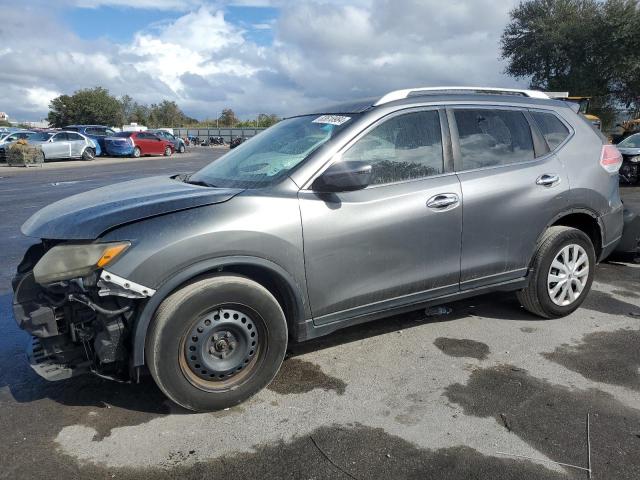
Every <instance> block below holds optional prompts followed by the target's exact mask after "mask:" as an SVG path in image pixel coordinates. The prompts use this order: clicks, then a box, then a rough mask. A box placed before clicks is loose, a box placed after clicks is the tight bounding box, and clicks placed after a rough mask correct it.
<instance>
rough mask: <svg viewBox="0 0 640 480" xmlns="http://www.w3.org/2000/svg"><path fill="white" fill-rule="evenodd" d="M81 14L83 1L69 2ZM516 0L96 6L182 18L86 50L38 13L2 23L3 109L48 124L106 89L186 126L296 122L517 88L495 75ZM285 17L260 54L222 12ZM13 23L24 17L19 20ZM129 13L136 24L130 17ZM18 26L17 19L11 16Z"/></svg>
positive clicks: (114, 0)
mask: <svg viewBox="0 0 640 480" xmlns="http://www.w3.org/2000/svg"><path fill="white" fill-rule="evenodd" d="M69 1H74V2H75V3H76V4H79V2H80V3H81V2H86V3H87V4H88V3H92V4H93V3H94V2H89V0H69ZM515 2H516V0H502V1H496V0H475V1H474V2H468V1H461V0H453V1H450V2H448V3H443V2H441V1H439V0H438V1H436V0H355V1H351V2H339V1H337V0H331V1H328V0H313V1H307V2H296V1H293V0H274V1H262V0H246V1H243V0H235V1H233V0H228V1H225V0H220V2H217V3H216V4H215V5H218V7H215V6H213V5H214V4H211V3H209V4H203V2H201V1H199V0H188V1H187V2H182V1H180V2H178V1H174V0H153V1H147V0H142V1H138V2H137V3H135V2H130V0H127V1H126V2H125V0H98V2H97V3H99V4H101V5H105V4H109V5H119V4H124V3H127V4H128V3H131V5H130V6H132V7H133V6H135V7H139V8H145V7H147V6H149V7H150V6H154V8H155V7H157V8H173V7H174V6H175V4H177V3H180V4H181V5H182V6H183V7H184V9H185V10H186V11H185V12H184V13H183V14H181V15H180V16H178V18H177V19H176V20H174V21H172V22H164V23H160V24H157V25H152V26H150V27H149V28H148V29H145V30H144V31H140V32H138V33H136V34H135V35H134V37H133V39H132V41H131V42H130V43H128V44H111V43H108V42H107V41H106V40H99V41H94V42H87V41H83V40H80V39H78V38H77V37H76V36H75V35H73V34H72V33H71V32H69V31H68V30H66V29H65V28H63V26H61V25H60V24H57V23H56V22H55V20H54V19H53V17H52V16H51V15H48V14H47V11H46V9H44V8H42V7H41V8H35V7H32V8H31V11H30V12H29V18H30V20H29V22H25V21H23V19H24V14H23V13H22V12H16V13H15V14H12V13H10V12H9V13H7V15H9V18H5V21H4V23H3V29H0V45H3V47H2V48H1V49H0V110H3V111H8V112H9V113H10V114H11V115H12V117H14V118H16V117H20V116H27V115H44V114H46V110H47V108H46V104H47V103H48V101H49V100H50V98H51V97H52V96H55V94H57V92H64V93H72V92H73V91H74V90H77V89H79V88H87V87H93V86H96V85H101V86H104V87H106V88H108V89H109V90H110V91H111V92H112V93H114V94H116V95H122V94H124V93H128V94H130V95H132V96H133V97H134V98H136V99H138V100H139V101H143V102H147V103H150V102H158V101H161V100H163V99H169V100H175V101H177V102H178V104H179V105H181V106H182V107H183V109H184V110H185V111H186V112H187V113H188V114H190V115H191V116H196V117H199V118H204V117H214V116H216V115H217V114H218V113H219V112H220V110H221V109H222V108H225V107H231V108H234V109H235V110H236V111H237V112H238V113H239V114H240V115H241V116H246V115H252V114H255V113H258V112H274V113H278V114H285V115H286V114H291V113H296V112H301V111H304V110H305V109H307V108H313V107H315V106H318V105H319V104H320V103H331V102H335V101H339V100H345V99H352V98H355V97H363V96H371V95H381V94H383V93H384V92H386V91H388V90H391V89H395V88H406V87H411V86H428V85H438V84H440V85H442V84H454V85H456V84H458V85H460V84H462V85H465V84H466V85H469V84H478V85H494V86H505V87H506V86H514V85H516V82H515V81H514V80H513V79H509V78H507V77H505V76H504V75H503V74H502V73H501V72H502V70H503V68H504V66H503V65H502V64H501V62H500V61H499V60H498V55H499V37H500V34H501V32H502V28H503V27H504V25H505V23H506V21H507V17H508V11H509V9H510V8H512V7H513V5H514V3H515ZM229 4H245V5H246V4H251V5H256V4H259V5H261V6H265V5H270V6H274V5H275V6H281V7H282V6H284V7H283V8H282V9H281V15H280V17H279V18H278V19H277V20H276V21H275V22H274V23H265V24H259V23H258V24H254V25H251V26H250V28H252V29H261V28H265V29H266V28H267V27H268V28H271V29H272V31H273V33H274V35H275V40H274V43H273V45H266V46H265V45H256V44H255V43H253V42H251V41H250V40H248V37H247V35H248V32H247V31H245V29H244V28H243V27H242V26H240V25H234V24H232V23H230V22H229V21H228V20H227V19H226V18H225V16H224V14H223V7H220V5H229ZM18 13H19V14H20V15H18ZM131 14H138V13H135V12H132V13H131ZM12 15H13V17H12Z"/></svg>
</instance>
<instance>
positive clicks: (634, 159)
mask: <svg viewBox="0 0 640 480" xmlns="http://www.w3.org/2000/svg"><path fill="white" fill-rule="evenodd" d="M629 161H630V162H631V163H640V155H636V156H635V157H631V158H630V159H629Z"/></svg>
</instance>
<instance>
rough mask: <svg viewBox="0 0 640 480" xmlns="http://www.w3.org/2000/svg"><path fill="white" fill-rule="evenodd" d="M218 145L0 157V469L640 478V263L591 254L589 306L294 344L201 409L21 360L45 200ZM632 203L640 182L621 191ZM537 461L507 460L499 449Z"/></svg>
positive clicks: (29, 473) (511, 305) (68, 473)
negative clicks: (26, 281)
mask: <svg viewBox="0 0 640 480" xmlns="http://www.w3.org/2000/svg"><path fill="white" fill-rule="evenodd" d="M222 153H224V150H219V149H218V150H217V149H197V150H194V151H192V152H189V153H187V154H184V155H175V156H173V157H171V158H162V157H157V158H152V159H151V158H150V159H143V160H135V161H134V160H132V159H122V160H117V161H112V160H102V159H98V160H96V161H95V162H92V163H91V164H80V163H79V162H76V163H71V162H63V163H58V164H47V165H46V166H45V167H43V168H41V169H17V168H4V167H0V205H2V206H1V207H0V220H1V222H0V238H1V239H2V241H3V246H2V248H3V256H2V258H3V262H2V265H1V266H0V433H1V434H2V435H1V436H2V442H0V479H5V478H7V479H14V478H29V479H32V478H33V479H38V478H43V479H44V478H46V479H50V478H52V477H53V478H69V479H72V478H90V479H92V480H97V479H103V478H104V479H111V478H139V479H142V478H181V479H203V478H206V479H218V478H220V479H222V478H224V479H246V478H256V479H271V478H273V479H276V478H278V479H279V478H292V479H293V478H295V479H309V480H310V479H358V480H365V479H383V478H384V479H389V478H392V479H405V478H407V479H413V478H416V479H417V478H420V479H436V478H437V479H564V478H587V475H586V472H585V471H583V470H579V469H577V468H572V467H562V466H559V465H557V464H554V463H551V461H555V462H562V463H567V464H572V465H574V466H581V467H586V466H587V435H586V419H587V414H589V419H590V427H591V428H590V435H589V440H590V444H591V461H592V465H593V478H594V479H637V478H640V462H639V460H638V459H639V458H640V396H639V392H640V370H639V369H640V348H639V345H640V265H635V264H631V263H625V262H621V261H609V262H606V263H604V264H602V265H600V266H598V268H597V273H596V278H595V282H594V285H593V290H592V292H591V293H590V295H589V297H588V298H587V301H586V302H585V304H584V306H583V307H582V308H580V309H579V310H578V311H577V312H575V313H574V314H573V315H571V316H569V317H567V318H563V319H560V320H552V321H541V320H539V319H537V318H536V317H533V316H532V315H530V314H528V313H526V312H525V311H524V310H523V309H522V308H521V307H520V305H519V304H518V302H517V301H516V300H515V297H514V296H513V295H510V294H493V295H487V296H484V297H480V298H476V299H471V300H466V301H462V302H457V303H453V304H450V305H448V306H449V307H450V308H451V309H452V311H451V313H449V314H445V315H440V316H437V315H436V316H427V315H425V314H424V312H415V313H412V314H407V315H403V316H399V317H394V318H391V319H386V320H381V321H378V322H373V323H370V324H365V325H362V326H358V327H354V328H350V329H347V330H344V331H342V332H337V333H335V334H333V335H331V336H329V337H326V338H323V339H319V340H315V341H312V342H308V343H306V344H300V345H292V346H291V348H290V352H289V355H288V358H287V360H285V363H284V364H283V367H282V369H281V372H280V373H279V374H278V376H277V377H276V380H275V381H274V382H273V383H272V384H271V386H270V387H269V388H268V389H266V390H264V391H263V392H261V393H260V394H258V395H257V396H256V397H254V398H252V399H251V400H250V401H248V402H246V403H245V404H243V405H240V406H238V407H235V408H232V409H230V410H226V411H221V412H216V413H208V414H193V413H189V412H186V411H183V410H181V409H179V408H178V407H176V406H174V405H172V404H171V403H170V402H168V401H167V400H166V399H165V398H164V397H163V395H162V394H161V393H160V391H159V390H158V389H157V388H156V387H155V385H154V384H153V382H152V381H151V380H150V378H145V379H144V380H143V382H142V383H141V384H139V385H132V384H119V383H114V382H110V381H105V380H101V379H98V378H93V377H79V378H75V379H71V380H68V381H64V382H58V383H47V382H45V381H44V380H41V379H40V378H39V377H37V376H36V375H35V374H34V373H32V372H31V370H30V368H29V366H28V364H27V362H26V360H25V358H24V353H23V352H24V345H25V343H26V342H27V340H28V339H27V336H26V334H24V332H22V331H20V330H18V329H17V327H16V326H15V324H14V322H13V317H12V313H11V305H10V304H11V296H10V292H9V288H10V286H9V281H10V278H11V275H12V273H13V271H14V269H15V267H16V265H17V263H18V262H19V260H20V258H21V256H22V254H23V252H24V249H25V247H26V246H27V245H29V243H30V242H31V240H29V239H26V238H24V237H22V236H21V234H20V232H19V226H20V225H21V224H22V222H24V220H26V219H27V218H28V217H29V215H31V214H32V213H33V212H35V211H36V210H37V209H39V208H41V207H42V206H44V205H46V204H49V203H51V202H53V201H55V200H57V199H60V198H63V197H65V196H68V195H71V194H74V193H78V192H81V191H85V190H89V189H91V188H95V187H98V186H102V185H106V184H109V183H113V182H118V181H123V180H127V179H131V178H138V177H143V176H150V175H168V174H171V173H174V172H175V173H179V172H187V171H192V170H194V169H197V168H198V167H200V166H202V165H204V164H206V163H208V162H210V161H211V160H213V159H214V158H216V157H217V156H219V155H221V154H222ZM623 196H624V198H625V199H626V200H627V201H629V202H637V203H638V204H640V188H624V189H623ZM500 452H503V453H509V454H512V455H521V456H525V457H528V458H519V457H515V456H506V455H503V454H502V453H500Z"/></svg>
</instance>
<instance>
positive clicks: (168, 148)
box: [164, 147, 173, 157]
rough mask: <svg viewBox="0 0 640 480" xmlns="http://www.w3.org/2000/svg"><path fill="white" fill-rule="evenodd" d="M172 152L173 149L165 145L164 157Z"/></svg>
mask: <svg viewBox="0 0 640 480" xmlns="http://www.w3.org/2000/svg"><path fill="white" fill-rule="evenodd" d="M172 153H173V150H171V147H167V148H165V149H164V156H165V157H170V156H171V154H172Z"/></svg>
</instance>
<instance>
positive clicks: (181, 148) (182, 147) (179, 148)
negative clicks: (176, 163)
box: [178, 143, 186, 153]
mask: <svg viewBox="0 0 640 480" xmlns="http://www.w3.org/2000/svg"><path fill="white" fill-rule="evenodd" d="M185 150H186V147H185V146H184V143H181V144H180V146H179V147H178V153H184V151H185Z"/></svg>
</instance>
